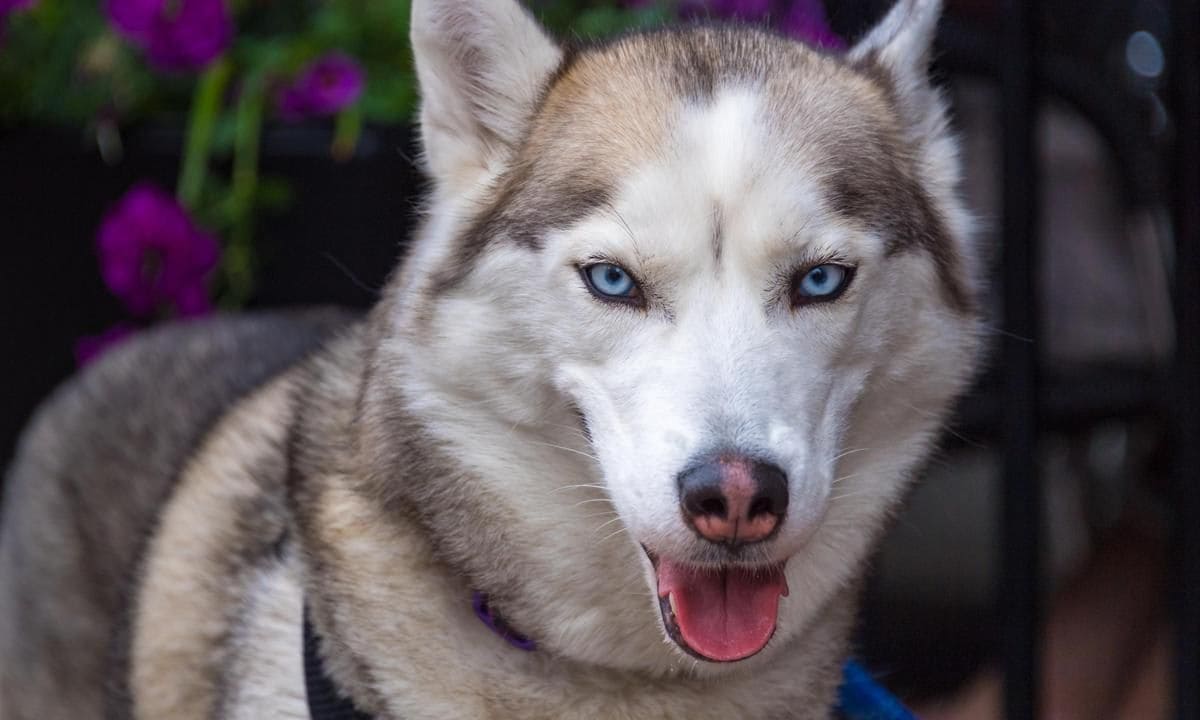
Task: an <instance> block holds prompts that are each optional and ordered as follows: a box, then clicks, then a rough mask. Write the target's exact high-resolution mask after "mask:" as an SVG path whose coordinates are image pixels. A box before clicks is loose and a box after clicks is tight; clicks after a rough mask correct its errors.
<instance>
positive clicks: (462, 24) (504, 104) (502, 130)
mask: <svg viewBox="0 0 1200 720" xmlns="http://www.w3.org/2000/svg"><path fill="white" fill-rule="evenodd" d="M412 46H413V55H414V57H415V59H416V66H417V77H418V79H419V81H420V86H421V135H422V141H423V143H424V147H425V161H426V163H427V165H428V169H429V172H430V173H431V174H432V175H433V178H434V181H435V182H436V183H437V185H438V187H439V189H441V190H448V191H450V192H455V191H461V190H465V189H466V188H468V187H470V186H471V185H472V184H473V183H475V182H477V181H478V180H479V179H480V178H481V177H483V176H484V174H485V173H486V172H487V171H488V170H489V169H492V168H494V167H496V166H497V164H498V163H502V162H504V160H505V159H506V158H507V157H508V156H509V155H510V153H511V152H512V150H513V148H514V147H515V145H516V143H517V142H518V141H519V140H520V137H521V134H522V132H524V128H525V126H526V125H527V124H528V122H529V120H530V117H531V115H532V113H533V110H534V107H535V104H536V103H537V101H538V96H539V95H540V93H541V92H542V89H543V85H544V84H545V82H546V81H547V79H548V78H549V76H550V74H551V73H553V72H554V70H555V69H556V68H557V67H558V65H559V63H560V62H561V60H562V51H561V50H560V49H559V48H558V46H557V45H555V44H554V42H553V41H551V40H550V38H548V37H547V36H546V34H545V33H544V32H543V31H542V29H541V27H540V26H539V25H538V23H537V21H536V20H534V19H533V17H532V16H530V15H529V13H528V12H527V11H526V10H525V8H523V7H522V6H521V5H520V4H519V3H518V2H516V0H413V4H412Z"/></svg>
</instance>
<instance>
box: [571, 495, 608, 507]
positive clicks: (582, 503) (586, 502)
mask: <svg viewBox="0 0 1200 720" xmlns="http://www.w3.org/2000/svg"><path fill="white" fill-rule="evenodd" d="M597 502H602V503H610V504H611V503H612V500H609V499H608V498H606V497H604V498H588V499H587V500H580V501H579V502H577V503H575V504H574V505H572V506H571V507H579V506H580V505H587V504H588V503H597Z"/></svg>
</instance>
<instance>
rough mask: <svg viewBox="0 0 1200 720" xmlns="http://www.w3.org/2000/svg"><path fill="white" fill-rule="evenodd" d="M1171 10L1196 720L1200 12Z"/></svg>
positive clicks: (1177, 602)
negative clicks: (1199, 66) (1199, 67)
mask: <svg viewBox="0 0 1200 720" xmlns="http://www.w3.org/2000/svg"><path fill="white" fill-rule="evenodd" d="M1171 7H1172V18H1171V32H1172V33H1173V37H1172V38H1171V39H1170V43H1171V55H1172V63H1171V66H1170V72H1171V88H1172V95H1173V97H1172V111H1173V113H1172V115H1173V118H1174V121H1175V148H1174V151H1173V152H1172V153H1171V157H1172V173H1171V174H1172V188H1173V190H1174V198H1173V199H1174V223H1173V224H1174V228H1175V338H1176V340H1175V342H1176V346H1175V376H1174V382H1173V387H1172V393H1171V395H1172V400H1173V402H1172V405H1173V408H1172V409H1173V415H1174V417H1173V421H1174V424H1173V427H1174V436H1173V438H1172V440H1173V442H1172V447H1173V450H1174V458H1173V459H1174V467H1173V470H1174V477H1173V482H1172V491H1173V495H1174V503H1173V505H1174V508H1175V516H1174V527H1173V542H1172V543H1171V547H1172V555H1173V558H1172V563H1173V565H1174V572H1173V573H1172V575H1173V576H1174V578H1175V583H1174V588H1173V594H1174V597H1173V598H1172V605H1173V610H1174V617H1175V622H1176V623H1177V626H1176V633H1175V637H1176V648H1175V650H1176V664H1175V668H1176V678H1175V697H1176V700H1175V702H1176V716H1177V717H1178V718H1179V720H1200V69H1198V67H1197V66H1198V62H1200V9H1198V3H1197V0H1174V2H1172V4H1171Z"/></svg>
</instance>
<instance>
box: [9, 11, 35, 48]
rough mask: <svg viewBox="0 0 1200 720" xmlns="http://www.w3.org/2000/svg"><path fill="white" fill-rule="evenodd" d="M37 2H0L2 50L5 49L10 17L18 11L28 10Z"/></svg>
mask: <svg viewBox="0 0 1200 720" xmlns="http://www.w3.org/2000/svg"><path fill="white" fill-rule="evenodd" d="M36 3H37V0H0V48H2V47H4V34H5V30H6V28H7V27H8V16H9V15H11V14H12V13H14V12H16V11H18V10H28V9H29V8H31V7H33V6H34V5H35V4H36Z"/></svg>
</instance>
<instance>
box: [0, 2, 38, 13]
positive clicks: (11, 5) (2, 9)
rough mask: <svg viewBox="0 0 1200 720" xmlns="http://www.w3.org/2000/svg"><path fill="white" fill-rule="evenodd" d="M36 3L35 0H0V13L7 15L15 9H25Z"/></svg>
mask: <svg viewBox="0 0 1200 720" xmlns="http://www.w3.org/2000/svg"><path fill="white" fill-rule="evenodd" d="M36 3H37V0H0V15H7V14H9V13H10V12H16V11H17V10H27V9H29V8H31V7H33V6H34V5H35V4H36Z"/></svg>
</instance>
